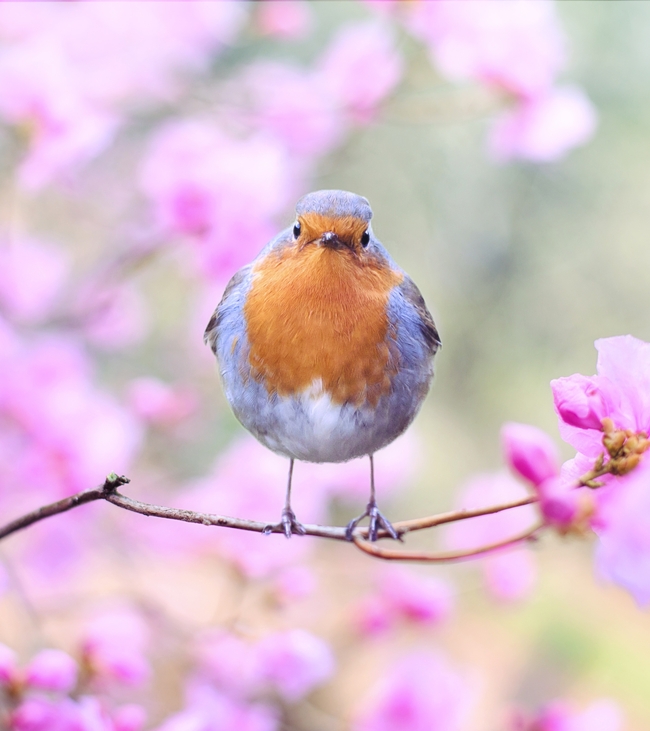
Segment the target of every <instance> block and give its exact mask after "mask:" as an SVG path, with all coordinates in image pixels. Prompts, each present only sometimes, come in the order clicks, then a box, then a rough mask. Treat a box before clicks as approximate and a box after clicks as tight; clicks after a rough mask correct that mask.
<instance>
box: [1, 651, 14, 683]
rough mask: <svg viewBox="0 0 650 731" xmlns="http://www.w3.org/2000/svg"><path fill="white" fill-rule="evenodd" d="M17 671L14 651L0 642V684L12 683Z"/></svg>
mask: <svg viewBox="0 0 650 731" xmlns="http://www.w3.org/2000/svg"><path fill="white" fill-rule="evenodd" d="M17 672H18V663H17V659H16V653H15V652H14V651H13V650H11V649H10V648H9V647H7V646H6V645H3V644H2V643H0V685H8V684H9V683H12V682H13V681H14V680H15V679H16V677H17Z"/></svg>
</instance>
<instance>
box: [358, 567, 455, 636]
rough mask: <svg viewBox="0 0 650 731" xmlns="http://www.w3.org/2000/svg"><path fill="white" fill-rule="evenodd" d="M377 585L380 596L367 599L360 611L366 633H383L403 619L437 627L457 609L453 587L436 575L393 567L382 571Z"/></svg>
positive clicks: (360, 619)
mask: <svg viewBox="0 0 650 731" xmlns="http://www.w3.org/2000/svg"><path fill="white" fill-rule="evenodd" d="M376 584H377V591H376V593H374V594H371V595H370V596H368V597H366V598H365V599H364V600H363V602H362V603H361V605H360V606H359V607H358V609H357V617H356V620H357V625H358V626H359V628H360V629H361V631H362V632H364V633H365V634H370V635H373V634H378V633H380V632H383V631H384V630H386V629H389V628H390V627H391V626H392V624H393V623H394V622H395V621H396V620H399V619H406V620H408V621H411V622H416V623H419V624H431V625H437V624H439V623H441V622H443V621H444V620H445V619H447V618H448V617H449V615H450V614H451V611H452V609H453V605H454V593H453V589H452V587H451V586H450V585H449V584H448V583H447V582H446V581H443V580H442V579H440V578H438V577H435V576H425V575H423V574H418V573H416V572H415V571H413V570H412V569H408V568H406V567H403V566H389V567H387V568H382V569H380V570H379V572H378V574H377V578H376Z"/></svg>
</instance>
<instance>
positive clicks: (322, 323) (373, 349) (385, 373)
mask: <svg viewBox="0 0 650 731" xmlns="http://www.w3.org/2000/svg"><path fill="white" fill-rule="evenodd" d="M401 281H402V275H401V274H400V273H398V272H394V271H392V270H391V269H390V268H389V267H380V266H378V265H377V264H375V263H374V262H370V263H364V264H360V263H359V262H357V261H355V260H354V259H353V258H352V257H351V256H348V254H347V253H342V252H340V251H334V250H331V249H327V248H325V247H322V246H309V247H306V248H305V249H302V250H301V251H296V250H295V249H293V248H292V249H289V250H285V251H284V252H283V253H281V254H279V255H276V254H271V256H269V257H268V258H267V259H265V260H264V261H263V262H261V263H260V264H258V265H257V266H256V267H255V269H254V272H253V283H252V286H251V289H250V292H249V294H248V298H247V301H246V305H245V308H244V315H245V317H246V324H247V333H248V340H249V343H250V355H249V359H250V365H251V369H252V373H253V377H254V378H256V379H258V380H260V381H262V382H263V383H264V384H265V386H266V388H267V390H268V391H269V393H273V392H275V393H278V394H279V395H282V396H284V395H289V394H295V393H299V392H301V391H303V390H306V389H309V388H311V387H313V386H314V384H315V383H318V382H319V381H320V383H321V384H322V389H323V391H324V392H325V393H327V394H328V395H329V396H330V398H331V399H332V401H333V402H334V403H339V404H343V403H348V402H349V403H354V404H355V405H361V404H363V403H364V402H368V403H370V404H371V405H374V404H376V403H377V401H378V400H379V398H380V397H381V396H382V395H383V394H384V393H386V392H387V391H388V390H389V389H390V385H391V379H392V376H393V375H394V373H395V369H396V367H397V360H398V358H397V354H396V353H395V352H394V349H393V347H392V346H391V345H390V344H389V343H391V342H392V340H391V339H389V338H388V337H387V336H388V335H389V327H390V324H389V322H388V318H387V304H388V296H389V294H390V291H391V290H392V289H393V288H394V287H395V286H396V285H398V284H399V283H400V282H401Z"/></svg>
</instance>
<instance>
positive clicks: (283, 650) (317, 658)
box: [257, 629, 335, 703]
mask: <svg viewBox="0 0 650 731" xmlns="http://www.w3.org/2000/svg"><path fill="white" fill-rule="evenodd" d="M257 653H258V662H259V664H260V670H261V675H262V677H263V678H264V679H265V680H266V681H267V682H268V683H269V684H270V685H271V687H272V688H273V689H274V690H276V691H277V692H278V693H279V694H280V695H281V696H282V697H283V698H284V699H285V700H286V701H288V702H290V703H294V702H295V701H297V700H299V699H300V698H303V697H304V696H305V695H307V694H308V693H310V692H311V691H312V690H313V689H314V688H316V687H318V686H319V685H322V684H323V683H325V682H326V681H327V680H329V679H330V678H331V676H332V675H333V674H334V667H335V663H334V655H333V654H332V650H331V649H330V646H329V645H328V644H327V643H326V642H325V641H324V640H322V639H321V638H320V637H316V635H313V634H312V633H311V632H307V631H305V630H302V629H292V630H289V631H287V632H279V633H276V634H271V635H267V636H266V637H264V638H263V639H262V640H261V641H260V642H259V644H258V645H257Z"/></svg>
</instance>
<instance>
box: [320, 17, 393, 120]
mask: <svg viewBox="0 0 650 731" xmlns="http://www.w3.org/2000/svg"><path fill="white" fill-rule="evenodd" d="M402 68H403V63H402V58H401V56H400V54H399V51H398V50H397V48H396V46H395V41H394V38H393V35H392V33H391V32H390V30H389V28H388V27H387V26H385V25H382V24H380V23H377V22H375V21H369V22H361V23H355V24H350V25H348V26H347V27H344V28H343V29H341V30H340V31H339V32H338V34H337V36H336V37H335V38H334V40H333V41H332V43H331V45H330V46H329V47H328V48H327V50H326V51H325V53H324V55H323V57H322V58H321V59H320V61H319V70H320V73H321V78H322V82H321V83H322V85H323V87H322V88H323V89H324V90H325V92H326V93H328V94H329V95H330V96H331V98H332V99H333V100H335V102H336V103H338V105H339V106H340V107H341V108H342V109H344V110H346V111H347V112H348V114H349V115H350V117H351V118H352V120H353V121H355V122H361V123H367V122H368V121H369V120H370V119H372V117H373V116H374V113H375V110H376V107H377V106H378V104H379V103H380V102H381V101H382V100H383V99H385V98H386V97H387V96H388V94H390V92H391V91H392V90H393V89H394V88H395V86H396V85H397V83H398V82H399V80H400V78H401V76H402Z"/></svg>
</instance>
